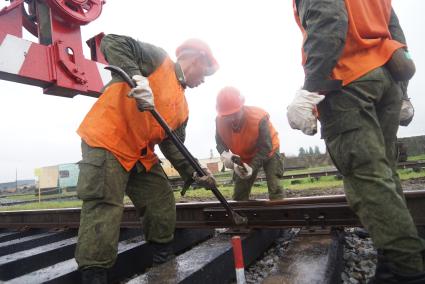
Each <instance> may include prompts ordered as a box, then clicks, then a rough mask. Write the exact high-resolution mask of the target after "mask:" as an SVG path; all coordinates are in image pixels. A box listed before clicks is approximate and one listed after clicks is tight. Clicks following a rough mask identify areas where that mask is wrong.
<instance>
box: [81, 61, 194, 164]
mask: <svg viewBox="0 0 425 284" xmlns="http://www.w3.org/2000/svg"><path fill="white" fill-rule="evenodd" d="M148 78H149V84H150V87H151V89H152V92H153V95H154V101H155V107H156V109H157V111H158V112H159V113H160V114H161V116H162V117H163V119H164V120H165V121H166V122H167V124H168V126H169V127H170V128H171V129H172V130H174V129H176V128H178V127H180V126H181V125H182V124H183V123H184V122H185V121H186V120H187V118H188V115H189V110H188V106H187V102H186V98H185V96H184V90H183V88H182V86H181V84H180V82H179V81H178V80H177V78H176V74H175V71H174V63H173V62H172V61H171V59H170V58H168V57H167V58H166V59H165V60H164V62H163V63H162V64H161V65H160V66H159V67H158V68H157V69H156V70H155V71H154V72H153V73H152V74H151V75H150V76H149V77H148ZM129 92H130V87H129V86H128V85H127V84H126V83H124V82H117V83H113V84H111V85H110V86H108V87H107V88H106V89H105V91H104V92H103V94H102V95H101V96H100V97H99V98H98V100H97V101H96V103H95V104H94V105H93V107H92V108H91V110H90V111H89V112H88V114H87V115H86V117H85V118H84V120H83V122H82V123H81V125H80V127H79V128H78V130H77V133H78V134H79V135H80V137H81V138H82V139H83V140H84V141H85V142H86V143H87V144H88V145H90V146H92V147H101V148H105V149H107V150H109V151H110V152H112V153H113V154H114V156H115V157H116V158H117V159H118V161H119V162H120V163H121V165H122V166H123V167H124V168H125V169H126V170H127V171H129V170H130V169H131V168H133V166H134V165H135V163H136V162H137V161H140V162H141V163H142V164H143V165H144V166H145V168H146V169H147V170H148V171H149V170H150V169H151V167H152V166H153V165H154V164H155V163H157V162H158V158H157V156H156V155H155V153H154V147H155V145H156V144H158V143H160V142H161V141H162V140H163V139H164V138H166V134H165V132H164V131H163V130H162V128H161V127H160V125H159V124H158V123H157V122H156V121H155V119H154V118H153V116H152V114H151V113H150V112H140V111H139V110H138V109H137V106H136V101H135V100H134V99H133V98H128V97H127V94H128V93H129ZM142 151H143V154H144V155H143V156H142V155H141V153H142Z"/></svg>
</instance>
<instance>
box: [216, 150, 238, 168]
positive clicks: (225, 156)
mask: <svg viewBox="0 0 425 284" xmlns="http://www.w3.org/2000/svg"><path fill="white" fill-rule="evenodd" d="M233 156H237V155H235V154H233V153H232V151H230V150H229V151H224V152H223V153H221V155H220V159H221V161H222V162H223V164H224V166H225V167H226V168H228V169H231V170H233V168H234V167H235V164H234V163H233V161H232V157H233Z"/></svg>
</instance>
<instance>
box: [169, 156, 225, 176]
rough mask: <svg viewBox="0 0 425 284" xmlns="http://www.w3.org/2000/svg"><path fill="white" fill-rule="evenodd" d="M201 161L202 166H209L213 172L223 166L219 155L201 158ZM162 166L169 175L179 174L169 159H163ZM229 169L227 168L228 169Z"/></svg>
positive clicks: (216, 171)
mask: <svg viewBox="0 0 425 284" xmlns="http://www.w3.org/2000/svg"><path fill="white" fill-rule="evenodd" d="M198 161H199V163H200V164H201V166H202V167H207V168H208V169H209V170H210V171H211V172H212V173H213V174H216V173H218V172H220V171H221V169H222V168H223V163H222V162H221V160H220V158H219V157H212V158H206V159H199V160H198ZM161 166H162V168H163V169H164V172H165V173H166V174H167V176H169V177H176V176H179V173H178V172H177V170H176V169H175V168H174V167H173V165H171V163H170V161H168V160H167V159H161ZM226 170H227V169H226Z"/></svg>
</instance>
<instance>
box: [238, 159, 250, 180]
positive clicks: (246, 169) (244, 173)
mask: <svg viewBox="0 0 425 284" xmlns="http://www.w3.org/2000/svg"><path fill="white" fill-rule="evenodd" d="M234 171H235V173H236V174H237V175H238V176H239V177H240V178H241V179H249V178H250V177H251V176H252V168H251V167H250V166H249V165H248V164H247V163H243V166H239V165H235V168H234Z"/></svg>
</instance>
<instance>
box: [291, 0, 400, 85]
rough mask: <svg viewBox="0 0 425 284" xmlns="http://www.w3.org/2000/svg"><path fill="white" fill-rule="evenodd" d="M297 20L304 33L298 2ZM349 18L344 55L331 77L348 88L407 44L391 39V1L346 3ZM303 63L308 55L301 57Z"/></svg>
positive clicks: (352, 1)
mask: <svg viewBox="0 0 425 284" xmlns="http://www.w3.org/2000/svg"><path fill="white" fill-rule="evenodd" d="M293 6H294V12H295V19H296V21H297V23H298V25H299V27H300V29H301V31H302V33H303V37H304V40H305V39H306V37H307V34H306V32H305V30H304V28H303V27H302V25H301V21H300V18H299V16H298V12H297V7H296V3H295V0H294V1H293ZM345 6H346V9H347V15H348V30H347V36H346V42H345V46H344V49H343V52H342V54H341V56H340V58H339V60H338V62H337V64H336V66H335V67H334V69H333V70H332V74H331V77H332V78H333V79H335V80H342V85H343V86H346V85H348V84H349V83H351V82H353V81H354V80H356V79H358V78H360V77H361V76H363V75H365V74H366V73H368V72H369V71H371V70H373V69H376V68H378V67H380V66H383V65H384V64H385V63H386V62H387V61H388V60H389V59H390V58H391V56H392V54H393V53H394V51H396V50H397V49H399V48H400V47H403V46H405V45H404V44H402V43H400V42H398V41H395V40H393V39H392V37H391V32H390V30H389V28H388V24H389V21H390V17H391V0H375V1H370V0H345ZM302 60H303V61H302V63H303V65H304V63H305V62H306V55H305V54H304V51H303V55H302Z"/></svg>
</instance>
